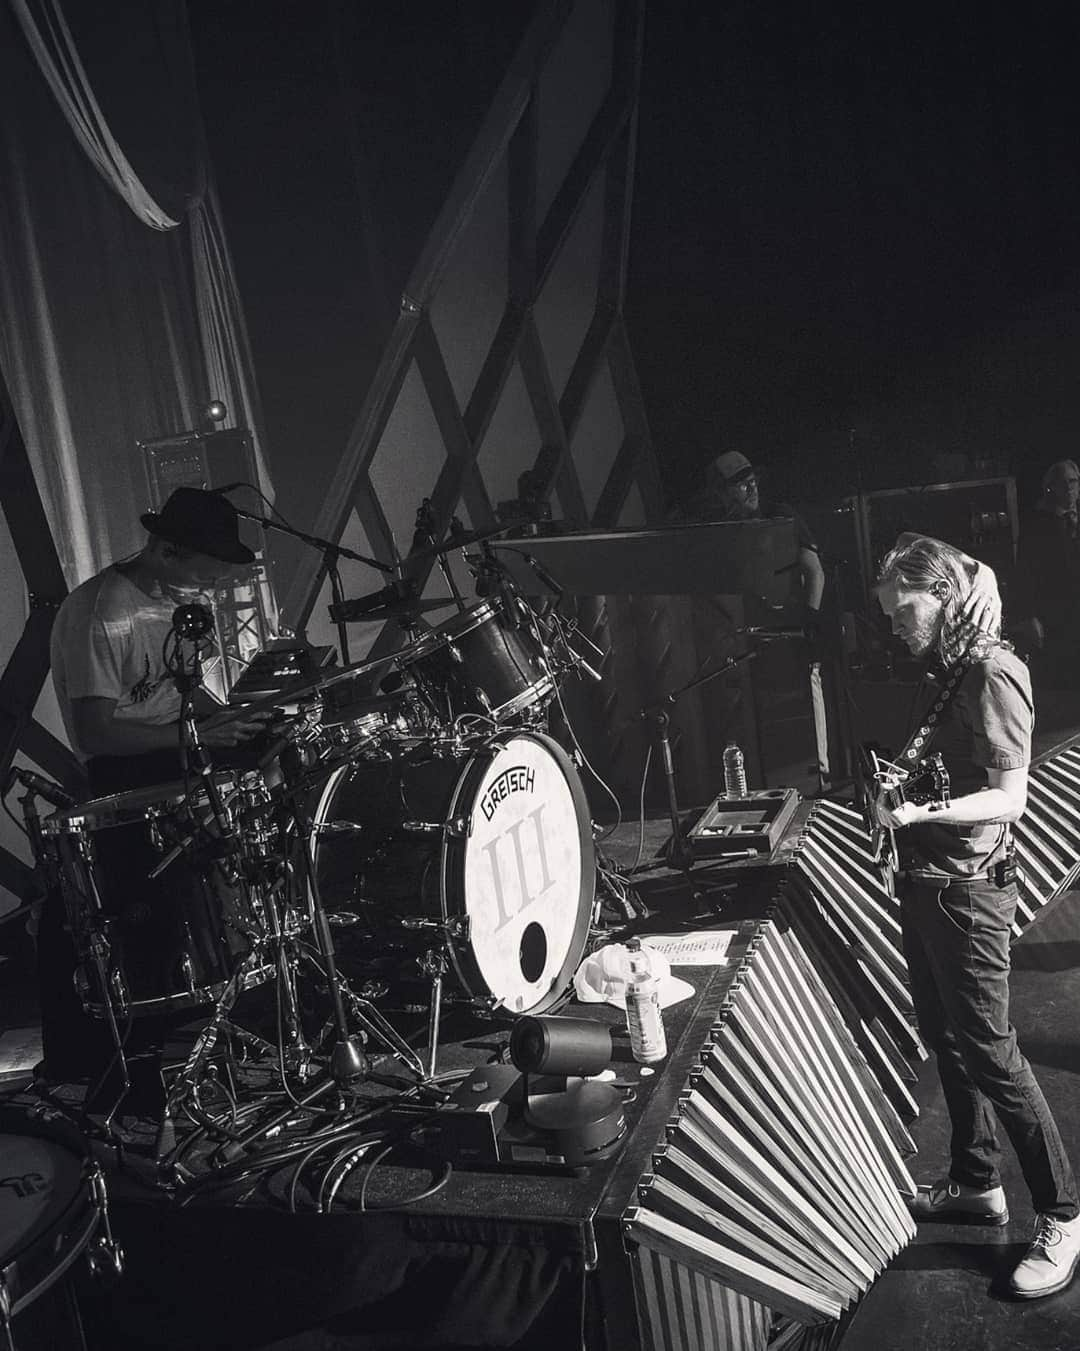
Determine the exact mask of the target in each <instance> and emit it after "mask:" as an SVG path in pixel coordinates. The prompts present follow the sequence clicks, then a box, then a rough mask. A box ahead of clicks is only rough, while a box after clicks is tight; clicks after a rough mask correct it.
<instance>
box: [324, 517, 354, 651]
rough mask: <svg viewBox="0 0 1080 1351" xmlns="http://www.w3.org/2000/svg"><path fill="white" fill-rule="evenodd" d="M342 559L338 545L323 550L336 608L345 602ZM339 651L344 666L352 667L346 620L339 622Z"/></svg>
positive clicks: (331, 545)
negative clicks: (340, 560)
mask: <svg viewBox="0 0 1080 1351" xmlns="http://www.w3.org/2000/svg"><path fill="white" fill-rule="evenodd" d="M340 557H341V551H340V549H339V548H338V546H337V545H336V544H328V545H327V546H326V548H325V549H323V569H324V570H325V572H326V575H327V576H328V577H329V578H330V595H331V598H332V599H333V602H334V605H335V606H340V605H342V604H343V603H344V600H345V588H344V587H343V586H342V585H341V568H340V567H339V566H338V559H339V558H340ZM337 635H338V649H339V650H340V652H341V664H342V666H348V665H350V664H351V663H350V659H349V629H348V625H347V624H346V623H345V621H344V619H339V620H338V621H337Z"/></svg>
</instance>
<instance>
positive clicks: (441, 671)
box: [398, 600, 555, 721]
mask: <svg viewBox="0 0 1080 1351" xmlns="http://www.w3.org/2000/svg"><path fill="white" fill-rule="evenodd" d="M398 665H399V667H400V669H401V670H402V671H405V672H408V673H409V674H411V675H412V677H413V678H414V680H415V681H416V684H417V685H418V686H419V688H420V689H421V690H422V691H423V693H424V694H425V696H426V697H427V698H428V699H429V700H430V701H431V704H432V707H433V708H435V709H436V710H437V711H438V713H439V714H440V716H442V717H445V718H446V719H447V720H448V721H453V719H455V718H458V717H461V716H462V715H463V714H475V715H479V716H481V717H486V718H493V719H495V720H496V721H505V720H507V719H509V718H516V717H520V716H521V715H522V714H524V713H526V712H529V711H533V710H535V711H536V713H537V714H539V713H541V712H542V711H543V708H544V706H545V704H546V701H547V700H548V699H549V698H550V696H551V694H552V693H553V692H554V688H555V686H554V681H553V680H552V677H551V674H550V672H549V671H548V669H547V662H546V660H545V657H544V651H543V648H542V647H541V646H540V643H539V641H538V639H537V637H536V635H535V634H534V633H533V632H532V630H531V628H528V627H526V626H525V624H524V623H523V624H522V625H521V626H520V627H515V626H514V625H512V624H511V623H510V622H509V620H508V618H507V616H506V614H505V613H504V611H503V608H502V606H501V605H500V604H499V602H498V601H496V600H485V601H482V602H481V603H480V604H479V605H473V606H470V607H469V609H467V610H464V611H463V612H462V613H461V614H458V615H454V616H453V618H451V619H448V620H446V621H445V623H442V624H440V625H439V626H438V628H436V629H433V630H432V632H431V633H429V634H426V635H425V636H424V637H423V638H421V639H420V640H419V642H418V643H415V644H414V645H413V646H411V647H410V648H408V649H407V651H406V652H405V653H404V654H402V656H401V658H399V661H398Z"/></svg>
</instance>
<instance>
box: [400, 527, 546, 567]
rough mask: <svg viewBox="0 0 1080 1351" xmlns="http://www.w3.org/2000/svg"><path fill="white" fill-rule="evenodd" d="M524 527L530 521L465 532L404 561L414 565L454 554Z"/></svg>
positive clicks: (421, 550)
mask: <svg viewBox="0 0 1080 1351" xmlns="http://www.w3.org/2000/svg"><path fill="white" fill-rule="evenodd" d="M523 525H528V521H525V520H521V521H507V522H506V523H505V524H504V525H494V526H491V528H490V529H488V530H465V531H461V532H459V533H458V534H456V535H451V536H450V538H449V539H444V540H443V542H442V543H441V544H432V545H431V546H430V547H429V548H427V549H418V550H417V551H416V553H412V554H410V555H409V556H408V558H406V559H405V560H404V561H405V562H406V563H413V562H416V561H418V560H423V559H425V558H434V557H436V556H437V555H438V554H449V553H453V551H454V550H455V549H468V548H470V547H471V546H472V545H473V544H483V542H484V541H485V540H488V539H494V538H495V537H496V536H497V535H505V534H506V533H507V531H509V530H519V529H520V528H521V527H522V526H523Z"/></svg>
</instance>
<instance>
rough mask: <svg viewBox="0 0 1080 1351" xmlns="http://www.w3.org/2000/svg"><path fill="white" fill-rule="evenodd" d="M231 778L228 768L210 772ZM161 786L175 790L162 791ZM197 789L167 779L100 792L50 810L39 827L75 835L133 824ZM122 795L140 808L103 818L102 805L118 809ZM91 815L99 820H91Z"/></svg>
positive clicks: (198, 787)
mask: <svg viewBox="0 0 1080 1351" xmlns="http://www.w3.org/2000/svg"><path fill="white" fill-rule="evenodd" d="M235 777H236V772H235V771H234V770H231V769H221V770H217V771H216V772H215V774H214V779H215V781H219V782H221V783H224V782H225V781H227V780H229V779H233V778H235ZM165 789H174V790H176V789H178V790H179V791H173V792H165V791H164V790H165ZM201 791H202V784H201V782H195V783H193V784H192V786H191V788H188V786H187V785H186V784H185V783H184V780H183V779H168V780H166V781H164V782H163V783H159V784H150V785H148V786H147V787H146V788H126V789H125V790H124V791H123V792H122V793H103V794H101V796H100V797H91V798H87V799H86V800H85V801H84V802H76V803H75V805H74V806H72V807H65V808H64V809H63V810H62V811H58V812H53V813H52V814H51V815H50V816H47V817H45V819H44V820H43V821H42V823H41V828H42V831H43V833H44V834H46V835H78V834H82V833H85V832H87V831H96V830H110V829H112V828H114V827H115V826H126V825H133V824H135V823H136V822H137V821H139V820H145V819H146V813H147V809H148V808H150V807H155V806H159V805H162V806H168V807H170V808H172V809H176V808H178V807H182V806H184V805H185V804H188V803H191V802H193V801H195V800H197V798H198V794H199V793H200V792H201ZM151 794H154V796H151ZM125 798H128V799H131V798H137V799H140V800H141V801H142V808H141V810H139V811H138V812H132V813H131V815H129V816H127V817H125V818H124V819H122V820H106V819H104V818H105V816H106V815H107V813H106V811H105V806H104V804H106V803H113V804H115V806H116V807H117V808H118V809H119V808H122V804H123V801H124V799H125ZM95 816H96V817H98V818H99V819H97V820H94V819H93V818H94V817H95Z"/></svg>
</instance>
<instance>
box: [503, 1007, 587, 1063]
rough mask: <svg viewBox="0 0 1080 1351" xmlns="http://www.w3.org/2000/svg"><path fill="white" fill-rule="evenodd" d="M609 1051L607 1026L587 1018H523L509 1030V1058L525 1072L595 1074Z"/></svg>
mask: <svg viewBox="0 0 1080 1351" xmlns="http://www.w3.org/2000/svg"><path fill="white" fill-rule="evenodd" d="M611 1054H612V1051H611V1029H610V1028H609V1027H608V1025H607V1024H606V1023H598V1022H593V1021H592V1020H591V1019H589V1018H556V1017H524V1018H519V1019H518V1020H517V1022H516V1023H515V1024H514V1029H513V1031H512V1032H511V1033H510V1059H511V1060H512V1061H513V1062H514V1065H515V1066H516V1067H517V1068H518V1069H519V1070H522V1071H524V1072H525V1073H526V1074H570V1075H587V1074H598V1073H599V1072H600V1071H601V1070H602V1069H606V1068H607V1066H608V1065H610V1064H611Z"/></svg>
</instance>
